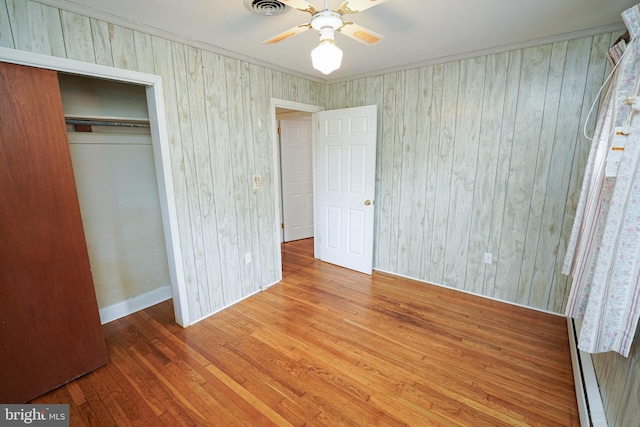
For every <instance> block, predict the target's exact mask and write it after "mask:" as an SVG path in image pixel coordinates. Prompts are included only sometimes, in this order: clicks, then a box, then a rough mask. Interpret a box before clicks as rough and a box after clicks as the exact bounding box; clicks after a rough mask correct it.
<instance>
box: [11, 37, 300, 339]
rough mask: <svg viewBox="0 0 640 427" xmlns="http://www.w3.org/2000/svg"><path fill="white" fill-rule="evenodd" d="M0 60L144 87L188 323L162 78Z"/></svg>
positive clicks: (31, 56) (178, 291)
mask: <svg viewBox="0 0 640 427" xmlns="http://www.w3.org/2000/svg"><path fill="white" fill-rule="evenodd" d="M0 61H2V62H8V63H12V64H18V65H26V66H29V67H34V68H44V69H49V70H53V71H59V72H64V73H69V74H77V75H81V76H87V77H95V78H101V79H106V80H114V81H118V82H123V83H130V84H137V85H142V86H145V88H146V95H147V108H148V110H149V124H150V127H151V141H152V146H153V157H154V163H155V167H156V178H157V181H158V193H159V194H158V195H159V198H160V213H161V215H162V224H163V229H164V236H165V245H166V250H167V261H168V264H169V277H170V280H171V289H172V294H173V306H174V315H175V320H176V323H178V324H179V325H180V326H183V327H186V326H188V325H189V324H190V323H191V322H190V318H189V311H188V307H187V298H186V291H187V288H186V283H185V280H184V266H183V263H182V250H181V248H180V237H179V229H178V213H177V210H176V201H175V192H174V188H173V176H172V172H171V160H170V151H169V135H168V132H167V122H166V114H165V106H164V94H163V89H162V78H161V77H160V76H157V75H154V74H147V73H141V72H138V71H130V70H125V69H120V68H114V67H108V66H105V65H98V64H92V63H88V62H81V61H76V60H72V59H66V58H59V57H54V56H48V55H43V54H39V53H32V52H27V51H21V50H16V49H9V48H5V47H0ZM287 108H289V107H287ZM273 115H274V117H275V107H274V108H273ZM278 253H279V251H278ZM279 260H280V265H282V260H281V259H280V258H279ZM280 270H281V271H282V268H280Z"/></svg>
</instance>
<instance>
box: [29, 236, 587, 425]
mask: <svg viewBox="0 0 640 427" xmlns="http://www.w3.org/2000/svg"><path fill="white" fill-rule="evenodd" d="M312 245H313V241H312V240H311V239H309V240H302V241H297V242H291V243H287V244H285V245H283V264H284V271H283V276H284V278H283V281H282V282H281V283H279V284H277V285H274V286H273V287H271V288H269V289H268V290H266V291H264V292H261V293H259V294H257V295H254V296H252V297H250V298H248V299H246V300H244V301H241V302H240V303H238V304H236V305H234V306H232V307H230V308H228V309H225V310H223V311H221V312H219V313H217V314H215V315H213V316H211V317H210V318H208V319H206V320H204V321H202V322H200V323H198V324H196V325H194V326H191V327H189V328H187V329H183V328H181V327H179V326H178V325H176V324H175V323H174V321H173V311H172V310H173V308H172V306H171V302H166V303H162V304H159V305H156V306H154V307H151V308H149V309H147V310H144V311H141V312H138V313H135V314H133V315H130V316H127V317H125V318H122V319H119V320H116V321H114V322H111V323H109V324H107V325H104V331H105V336H106V340H107V346H108V349H109V357H110V363H109V364H108V365H107V366H105V367H103V368H101V369H98V370H97V371H94V372H92V373H90V374H88V375H86V376H84V377H81V378H79V379H77V380H76V381H73V382H71V383H69V384H67V385H65V386H63V387H60V388H59V389H57V390H54V391H53V392H51V393H49V394H47V395H44V396H42V397H40V398H38V399H36V400H35V401H34V402H33V403H69V404H70V406H71V425H72V426H75V425H78V426H82V425H96V426H116V425H122V426H125V425H140V426H146V425H150V426H161V425H184V426H269V425H277V426H287V425H293V426H305V425H308V426H322V425H330V426H333V425H353V426H369V425H385V426H386V425H389V426H401V425H410V426H431V425H440V426H528V425H535V426H578V425H579V419H578V413H577V407H576V398H575V392H574V385H573V376H572V370H571V361H570V355H569V346H568V342H567V331H566V323H565V320H564V319H563V318H562V317H559V316H553V315H548V314H545V313H540V312H536V311H532V310H528V309H524V308H520V307H515V306H511V305H507V304H504V303H500V302H496V301H491V300H487V299H483V298H479V297H475V296H472V295H467V294H463V293H460V292H456V291H452V290H448V289H444V288H440V287H436V286H431V285H426V284H424V283H419V282H415V281H411V280H408V279H404V278H400V277H396V276H391V275H387V274H382V273H377V272H375V273H374V274H373V275H372V276H367V275H363V274H360V273H357V272H352V271H350V270H346V269H343V268H340V267H336V266H333V265H330V264H326V263H322V262H319V261H317V260H315V259H313V256H312V251H313V247H312Z"/></svg>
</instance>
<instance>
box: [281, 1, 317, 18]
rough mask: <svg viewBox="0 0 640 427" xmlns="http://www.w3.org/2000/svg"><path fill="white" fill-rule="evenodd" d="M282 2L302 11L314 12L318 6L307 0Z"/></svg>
mask: <svg viewBox="0 0 640 427" xmlns="http://www.w3.org/2000/svg"><path fill="white" fill-rule="evenodd" d="M280 1H281V2H282V3H284V4H286V5H287V6H289V7H292V8H294V9H298V10H300V11H302V12H309V13H310V14H312V15H313V14H314V13H316V12H317V10H316V8H315V7H313V5H312V4H311V3H309V2H307V1H306V0H280Z"/></svg>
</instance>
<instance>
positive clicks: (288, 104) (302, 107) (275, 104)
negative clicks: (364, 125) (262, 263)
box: [271, 98, 324, 282]
mask: <svg viewBox="0 0 640 427" xmlns="http://www.w3.org/2000/svg"><path fill="white" fill-rule="evenodd" d="M276 108H286V109H288V110H295V111H304V112H306V113H311V126H312V127H313V132H311V152H312V156H313V158H312V160H311V162H312V165H313V199H314V203H313V230H314V235H315V234H316V208H315V205H316V204H315V198H316V196H315V194H316V153H315V150H316V132H315V129H317V123H318V121H317V118H316V113H317V112H319V111H324V107H321V106H319V105H313V104H304V103H302V102H296V101H287V100H286V99H278V98H271V124H272V132H273V133H272V136H271V140H272V141H273V142H272V144H273V167H274V169H273V170H274V174H273V176H274V183H273V188H274V192H275V193H274V194H275V199H274V202H275V203H274V204H273V205H274V209H275V212H274V218H275V220H276V222H275V224H274V241H275V242H280V241H281V239H280V237H281V233H282V229H281V224H282V191H281V188H282V177H281V175H280V170H281V169H280V168H281V162H280V138H279V135H278V119H277V118H276ZM317 253H318V249H317V246H316V241H315V239H314V244H313V254H314V257H317V256H316V254H317ZM276 261H277V265H278V277H277V280H276V282H279V281H281V280H282V253H281V251H280V250H277V251H276Z"/></svg>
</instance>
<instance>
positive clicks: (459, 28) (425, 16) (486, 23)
mask: <svg viewBox="0 0 640 427" xmlns="http://www.w3.org/2000/svg"><path fill="white" fill-rule="evenodd" d="M342 1H343V0H330V1H329V6H330V8H331V9H337V8H338V7H339V6H340V4H341V3H342ZM43 2H44V3H49V4H54V5H57V6H59V7H62V8H65V9H69V10H73V11H77V12H80V13H83V14H85V15H89V16H93V17H97V18H102V19H106V20H108V21H110V22H114V23H120V24H122V25H125V26H128V27H134V28H138V29H141V30H143V31H147V32H151V33H152V34H157V35H163V36H166V37H169V38H173V39H177V40H184V41H186V39H190V40H193V41H195V43H191V44H195V45H198V46H202V45H203V44H206V45H209V46H210V47H211V49H212V50H214V51H217V52H222V53H227V54H230V55H231V56H234V57H238V58H242V59H247V60H251V61H254V62H257V63H261V64H272V65H273V66H275V67H276V68H278V69H284V70H291V71H294V72H296V73H301V74H304V75H307V76H311V77H312V78H314V79H315V80H327V81H338V80H344V79H347V78H353V77H356V76H361V75H370V74H374V73H379V72H381V71H383V70H385V71H387V70H393V69H399V68H405V66H407V65H422V64H428V63H433V62H442V61H445V60H446V59H453V58H459V57H465V56H472V55H473V52H475V53H476V54H478V53H481V54H484V53H489V52H492V51H502V50H507V49H508V48H515V47H522V46H528V45H534V44H540V43H541V42H549V41H556V40H561V39H569V38H575V37H579V36H583V35H588V34H595V33H598V32H603V31H612V30H615V29H622V28H623V26H622V19H621V17H620V14H621V12H623V11H624V10H625V9H627V8H629V7H632V6H633V5H635V4H636V3H637V0H427V1H423V0H387V1H386V2H385V3H382V4H380V5H376V6H375V7H372V8H369V9H367V10H365V11H362V12H361V13H358V14H355V15H349V19H350V20H352V21H353V22H355V23H357V24H360V25H362V26H364V27H366V28H368V29H370V30H373V31H375V32H377V33H380V34H382V35H383V36H385V40H383V41H382V42H381V43H378V44H377V45H375V46H367V45H364V44H361V43H358V42H356V41H354V40H352V39H350V38H348V37H345V36H344V35H342V34H337V35H336V44H337V45H338V46H339V47H340V48H341V49H342V50H343V51H344V58H343V61H342V67H341V68H340V69H339V70H337V71H334V72H333V73H332V74H330V75H329V76H324V75H323V74H321V73H320V72H319V71H316V70H314V69H313V68H312V66H311V57H310V52H311V50H312V49H313V48H314V47H315V46H316V45H317V43H318V33H317V32H316V31H315V30H309V31H306V32H304V33H302V34H299V35H296V36H294V37H291V38H289V39H287V40H284V41H282V42H280V43H278V44H275V45H263V44H262V42H263V41H264V40H266V39H268V38H270V37H272V36H275V35H276V34H279V33H281V32H283V31H285V30H288V29H290V28H292V27H294V26H296V25H297V24H300V23H305V22H309V18H310V15H309V14H308V13H305V12H300V11H298V10H295V9H291V10H288V11H287V12H285V13H283V14H280V15H277V16H260V15H257V14H254V13H252V12H250V11H249V10H248V9H247V8H245V6H244V3H243V0H179V1H176V0H109V1H105V0H72V1H71V0H43ZM309 2H310V3H311V4H313V5H314V6H315V7H316V9H318V10H321V9H322V8H323V4H324V2H323V0H309Z"/></svg>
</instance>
